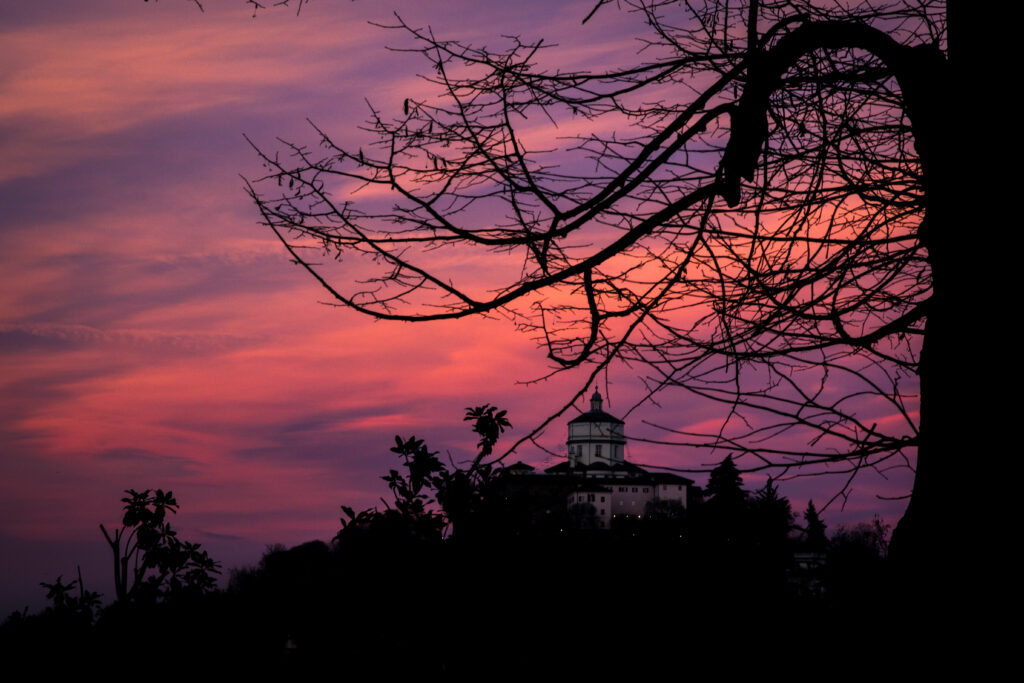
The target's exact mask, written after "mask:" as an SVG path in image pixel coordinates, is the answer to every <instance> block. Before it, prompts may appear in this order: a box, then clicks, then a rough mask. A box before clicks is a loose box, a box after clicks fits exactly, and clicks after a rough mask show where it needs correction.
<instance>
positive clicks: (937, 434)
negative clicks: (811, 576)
mask: <svg viewBox="0 0 1024 683" xmlns="http://www.w3.org/2000/svg"><path fill="white" fill-rule="evenodd" d="M604 4H605V3H604V2H599V3H597V6H596V7H595V11H612V10H611V9H607V10H605V9H602V5H604ZM622 4H623V5H625V7H626V8H627V9H628V10H630V11H633V12H638V13H640V14H641V15H642V16H643V18H644V19H645V20H646V23H647V26H648V28H649V32H648V34H647V35H645V36H642V37H641V40H642V44H643V50H642V51H641V52H640V58H639V59H638V60H637V62H636V63H635V64H630V65H623V66H621V67H620V68H613V69H609V70H604V71H595V72H588V71H564V70H559V69H554V68H551V67H547V66H544V65H543V62H544V57H545V56H546V53H545V49H546V48H547V46H546V45H545V44H544V43H543V41H542V40H535V41H531V40H525V39H523V38H519V37H513V38H510V39H509V42H508V46H507V47H506V48H505V49H503V50H502V49H493V48H481V47H476V46H472V45H469V44H465V43H461V42H456V41H449V40H441V39H438V38H436V37H435V35H434V34H433V33H432V32H431V31H430V30H429V29H420V28H417V27H414V26H410V25H408V24H406V23H404V22H402V21H401V19H398V21H397V24H396V28H398V29H399V30H401V31H404V33H405V34H406V35H407V36H408V37H409V38H410V39H411V40H412V41H413V44H414V45H413V47H411V48H409V49H410V50H413V51H418V52H419V53H420V54H422V56H423V57H424V58H425V60H427V62H428V64H429V71H427V72H426V75H425V76H424V78H425V79H426V80H427V81H429V82H430V83H432V84H434V85H435V86H436V87H437V89H438V95H437V96H436V97H434V98H428V99H413V98H409V99H406V100H405V102H404V106H403V108H402V111H401V112H400V113H398V114H397V116H395V117H394V118H391V117H389V116H387V115H385V114H384V113H382V112H380V111H378V110H376V109H371V115H370V119H369V121H368V123H367V128H368V130H369V131H370V132H371V133H372V134H373V135H374V136H375V141H374V142H373V144H371V145H369V146H367V147H362V148H356V149H349V148H345V147H343V146H341V145H339V144H336V143H335V141H334V140H333V138H332V137H331V135H330V134H329V133H328V132H327V131H324V130H321V129H319V128H317V129H316V132H317V134H318V136H319V141H318V143H319V144H318V145H317V146H316V147H310V146H306V145H303V144H291V143H285V148H284V149H283V150H281V151H278V152H273V153H272V152H268V151H262V150H260V149H259V148H257V151H258V152H259V154H260V156H261V158H262V161H263V163H264V166H265V168H266V174H265V176H264V177H263V178H261V179H258V180H253V181H250V182H248V191H249V192H250V194H251V196H252V198H253V200H254V201H255V203H256V205H257V207H258V208H259V211H260V213H261V215H262V218H263V222H264V223H265V224H266V225H267V226H268V227H269V228H270V229H272V230H273V231H274V232H275V233H276V234H277V236H278V237H279V238H280V239H281V241H282V242H283V243H284V245H285V248H286V249H287V250H288V252H289V253H290V255H291V257H292V258H293V259H294V260H295V262H296V263H298V264H299V265H300V266H302V267H303V268H305V269H306V270H308V271H309V272H310V274H312V275H313V276H314V277H315V278H317V280H318V281H319V282H320V283H321V284H322V285H323V287H324V288H325V289H326V290H327V291H328V292H329V293H330V294H331V296H333V297H334V299H335V300H336V302H337V303H339V304H340V305H344V306H347V307H350V308H352V309H354V310H356V311H359V312H362V313H365V314H367V315H370V316H373V317H375V318H380V319H384V320H401V321H431V320H442V319H452V318H462V317H467V316H477V315H489V314H503V315H506V316H508V317H509V318H510V319H512V320H513V321H514V322H515V323H516V324H517V325H518V326H519V327H520V328H521V329H522V330H524V331H526V332H527V333H530V334H533V335H535V336H536V337H537V338H538V339H539V340H540V341H541V343H542V344H543V345H544V346H545V347H546V350H547V355H548V358H549V359H550V360H551V361H552V362H553V363H554V365H555V366H556V368H560V369H568V368H574V367H585V368H586V369H587V370H588V378H587V380H586V382H585V384H587V383H589V382H590V381H592V380H593V378H594V377H595V376H596V374H597V373H598V372H600V371H601V370H602V369H604V368H605V367H607V366H608V365H609V364H610V363H612V362H615V361H621V362H624V363H627V364H629V365H630V366H632V367H641V368H643V373H642V374H643V378H644V381H645V382H646V384H647V388H648V390H649V391H648V397H654V396H655V395H656V394H657V393H658V392H662V391H665V390H667V389H671V388H681V389H684V390H686V391H688V392H691V393H692V394H694V395H696V396H699V397H701V398H703V399H706V400H709V401H714V402H717V403H719V404H721V406H722V409H723V416H724V420H723V424H722V426H720V427H718V428H716V429H714V430H712V431H709V432H706V433H705V432H697V431H693V430H685V429H678V430H673V431H674V434H673V435H672V437H671V441H672V442H673V443H677V444H681V445H691V446H692V445H701V446H716V447H724V448H728V449H729V450H730V451H731V452H733V453H734V454H735V455H736V460H737V462H738V464H739V465H740V468H741V469H743V470H745V471H749V470H752V469H772V470H774V471H775V473H776V474H777V475H778V474H782V473H786V472H790V473H792V472H791V470H794V468H801V469H800V471H801V472H821V471H825V470H829V471H833V472H835V471H845V472H847V473H848V474H849V476H850V477H851V478H852V477H853V476H854V475H856V474H857V473H858V472H860V471H862V470H863V469H865V468H885V467H889V466H894V465H907V466H912V467H916V474H915V484H914V490H913V492H912V495H911V498H910V503H909V507H908V512H907V515H906V516H905V518H904V522H903V525H902V526H903V528H904V531H905V534H904V536H905V540H904V542H905V544H906V546H905V547H906V548H907V549H908V552H909V553H911V554H913V555H915V556H918V555H919V554H920V553H918V552H917V551H923V552H925V553H935V554H938V553H940V552H941V546H942V537H943V535H944V534H945V533H946V532H947V531H948V528H949V525H950V524H956V523H957V521H956V519H955V515H954V514H952V513H951V511H950V510H948V506H947V505H946V504H945V502H944V501H943V497H944V495H945V493H944V491H947V492H948V491H950V490H953V489H954V488H958V487H957V486H956V481H957V472H956V462H957V459H958V458H959V457H960V455H961V454H962V453H964V452H966V450H965V449H967V448H968V447H969V444H971V443H973V441H972V439H973V438H974V434H973V433H972V432H971V431H970V427H969V426H966V425H964V423H963V422H964V421H963V420H962V419H960V411H961V410H962V408H963V405H962V402H961V401H960V397H959V394H958V392H957V389H956V388H954V387H953V386H952V385H947V384H945V383H943V381H942V375H941V374H940V373H947V374H951V375H955V376H956V377H957V378H958V379H967V380H968V381H976V380H974V378H973V377H969V376H968V375H969V373H967V372H965V371H963V370H962V368H963V367H964V359H963V358H962V355H961V354H962V353H963V352H964V350H965V349H976V348H977V347H978V343H977V342H976V341H974V340H972V339H970V338H969V332H968V331H965V330H963V329H961V327H960V326H958V325H957V324H956V319H955V317H954V316H955V315H956V311H957V310H958V307H959V306H961V304H962V303H963V301H964V300H965V299H970V297H972V296H973V295H975V294H976V293H977V292H978V291H979V290H980V289H981V288H983V286H984V284H983V282H984V280H983V279H981V280H978V279H977V278H974V276H975V275H977V274H978V272H980V271H979V266H977V265H970V264H968V265H966V266H965V265H962V264H960V263H958V261H957V256H958V250H959V248H960V244H961V236H960V235H958V227H959V226H961V225H965V224H968V220H969V217H970V215H971V214H970V212H971V211H972V210H973V202H972V201H971V200H970V199H969V197H970V193H971V191H972V190H973V189H977V188H978V187H979V185H978V183H979V181H978V180H977V179H975V178H973V177H968V176H969V175H970V173H971V171H969V170H968V169H969V168H970V167H969V166H965V165H963V164H961V162H962V160H963V154H964V152H963V151H961V150H958V149H951V148H950V147H948V146H947V145H946V141H947V135H948V132H949V131H950V130H955V129H957V122H958V120H959V119H960V117H962V116H963V114H964V109H963V107H965V106H966V105H965V104H963V103H962V102H960V101H959V100H958V98H955V97H954V98H951V97H949V95H948V93H949V92H950V90H951V89H954V88H957V87H964V88H965V90H966V85H967V84H968V83H969V79H970V77H971V69H972V68H974V66H975V65H976V62H971V59H973V58H972V57H970V56H968V53H967V51H966V50H963V49H959V48H958V45H962V42H961V43H957V42H956V41H957V40H962V39H963V38H965V37H970V35H971V33H972V31H973V32H976V28H977V24H971V23H969V22H971V21H974V22H977V21H978V20H977V19H975V18H972V17H970V16H969V14H968V12H967V11H965V10H963V9H961V8H962V7H963V4H961V3H959V2H957V3H950V8H949V11H948V13H947V8H946V6H945V4H943V3H940V2H927V1H925V2H909V1H899V0H897V1H894V2H887V3H872V2H862V3H853V4H850V5H848V4H840V3H836V4H831V3H817V2H808V1H805V0H797V1H787V2H769V1H758V0H749V1H748V2H738V3H737V2H722V1H716V0H708V1H706V2H701V3H674V2H661V1H659V0H626V1H625V2H623V3H622ZM951 41H952V42H951ZM540 120H547V121H549V122H550V123H551V124H553V125H554V126H561V128H556V129H554V130H555V131H556V132H555V134H554V135H556V136H557V135H561V136H562V137H552V138H551V139H547V140H541V139H538V137H537V133H536V122H538V121H540ZM561 130H567V131H583V132H579V133H576V134H572V133H568V134H566V133H559V132H558V131H561ZM356 190H361V191H362V192H363V195H361V194H360V193H359V192H356ZM361 197H363V198H361ZM448 252H451V253H459V254H462V253H466V252H468V253H474V252H483V253H486V254H489V258H490V259H491V263H492V267H491V268H489V269H488V274H487V277H488V278H489V279H486V280H485V281H482V282H481V281H480V280H479V279H471V278H470V276H469V275H468V274H466V273H463V272H461V271H460V270H459V269H458V268H457V267H455V266H453V265H452V264H453V262H454V261H457V259H452V258H450V254H449V253H448ZM319 259H323V261H325V263H319V262H318V260H319ZM342 262H343V266H342V269H341V270H334V269H333V268H332V263H342ZM964 268H967V269H968V271H964ZM965 272H967V274H968V275H969V276H970V277H969V278H968V279H969V282H967V283H964V282H963V281H962V277H960V276H962V275H963V274H964V273H965ZM958 274H959V275H958ZM473 277H474V278H479V274H478V273H477V274H475V275H474V276H473ZM585 390H586V387H584V388H582V389H581V393H582V391H585ZM911 551H913V552H911Z"/></svg>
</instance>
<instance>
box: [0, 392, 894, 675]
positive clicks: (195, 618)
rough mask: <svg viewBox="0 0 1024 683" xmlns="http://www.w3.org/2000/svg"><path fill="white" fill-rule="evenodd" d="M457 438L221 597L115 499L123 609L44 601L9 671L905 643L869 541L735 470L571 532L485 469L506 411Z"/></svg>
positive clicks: (376, 666) (203, 561) (207, 567)
mask: <svg viewBox="0 0 1024 683" xmlns="http://www.w3.org/2000/svg"><path fill="white" fill-rule="evenodd" d="M467 420H472V421H473V423H474V431H476V432H477V434H479V435H480V443H479V449H480V451H479V455H478V457H477V458H476V459H475V460H474V462H473V463H472V464H471V465H470V466H469V467H468V468H465V469H463V468H457V467H454V466H451V465H446V464H445V463H443V462H442V461H441V460H440V459H439V458H438V457H437V454H436V453H434V452H431V451H430V450H429V449H428V448H427V447H426V445H425V444H424V443H423V442H422V441H420V440H418V439H408V440H403V439H401V438H398V439H396V445H395V447H394V448H393V449H392V451H393V452H394V453H395V454H396V455H397V456H398V458H399V460H400V463H399V466H398V467H396V468H395V469H392V470H390V472H389V473H388V475H387V476H385V477H384V479H385V481H387V483H388V485H389V488H390V490H391V493H392V497H393V500H391V501H389V502H388V503H386V504H385V506H384V507H383V509H371V510H365V511H362V512H358V513H357V512H355V511H354V510H351V509H349V508H343V513H344V516H343V517H342V520H341V523H342V528H341V529H340V531H339V533H338V535H337V536H336V537H335V538H334V539H333V540H332V541H331V542H330V543H325V542H323V541H312V542H309V543H305V544H302V545H299V546H296V547H294V548H290V549H287V548H284V547H280V546H279V547H272V548H269V549H268V550H267V552H266V553H265V555H264V556H263V558H262V559H261V560H260V562H259V564H258V565H257V566H255V567H251V568H246V569H237V570H235V571H233V572H232V574H231V578H230V581H229V584H228V587H227V589H226V590H215V589H214V581H213V578H214V575H215V574H216V573H217V572H218V571H219V565H217V563H215V562H213V561H212V560H211V559H210V558H209V557H208V556H207V555H206V553H205V551H202V550H201V549H200V548H199V546H198V545H195V544H190V543H187V542H184V541H180V540H179V539H178V538H177V535H176V533H175V532H174V530H173V529H172V528H171V526H170V524H169V522H168V521H167V518H168V516H169V514H168V513H173V512H174V511H175V510H176V508H177V502H176V501H175V500H174V498H173V496H172V495H171V493H170V492H166V493H165V492H163V491H157V492H156V493H151V492H150V491H144V492H141V493H140V492H135V491H130V492H128V494H129V495H128V497H126V498H125V499H123V501H124V502H125V518H124V523H123V526H122V528H121V529H119V530H115V531H114V532H113V533H110V532H108V531H107V530H106V529H104V534H105V535H106V537H107V541H108V543H109V544H110V545H111V549H112V556H113V558H114V567H115V582H116V585H117V590H118V595H117V596H115V601H114V602H113V603H112V604H111V605H109V606H108V607H106V608H104V609H100V608H99V604H100V603H99V596H98V595H96V594H95V593H91V592H89V591H87V590H86V589H85V587H83V586H82V585H81V583H80V581H79V580H74V581H71V582H70V583H64V582H63V579H60V578H59V579H58V580H57V581H56V582H55V583H53V584H45V585H44V588H46V589H47V590H48V591H49V596H50V598H51V599H52V601H53V604H52V606H51V607H49V608H48V609H46V610H45V611H44V612H43V613H41V614H37V615H28V614H24V613H14V614H12V615H11V616H10V617H8V619H7V620H6V621H5V622H4V624H3V627H2V643H3V646H2V647H3V650H4V651H5V652H4V654H5V655H7V656H22V657H41V658H44V659H45V658H46V657H47V655H48V654H50V653H61V657H60V658H59V661H60V662H62V663H63V664H66V665H69V666H72V667H78V666H79V665H81V666H93V665H95V663H96V661H97V660H96V659H95V658H94V657H95V655H97V653H107V655H110V656H113V655H114V653H116V660H117V662H118V664H119V665H124V664H128V663H134V664H139V665H147V666H149V665H153V664H155V663H159V668H160V670H161V671H166V672H173V671H176V670H180V671H181V672H183V673H189V672H194V670H195V668H196V667H198V666H217V667H226V668H228V669H231V670H233V671H251V672H253V673H267V672H277V673H281V674H288V673H293V672H303V671H304V672H307V673H309V674H317V673H319V672H324V671H329V672H333V673H336V674H339V675H359V676H369V675H387V676H388V677H394V676H405V675H409V676H412V675H436V676H442V677H445V676H456V677H463V676H489V675H492V674H493V675H503V674H507V673H510V672H512V673H519V674H521V673H527V672H530V671H533V670H535V669H537V668H538V667H541V666H543V667H544V669H545V670H547V671H555V672H562V673H569V674H572V673H579V674H595V675H601V674H607V673H608V672H611V671H619V672H623V673H630V672H632V673H637V672H644V673H645V675H649V674H652V673H672V672H682V671H690V672H692V671H696V670H701V669H702V668H708V669H714V668H716V667H718V666H722V665H724V664H725V663H728V666H729V667H730V668H733V669H735V667H747V666H749V667H751V668H756V667H754V664H755V663H757V662H763V661H765V660H764V659H763V657H765V656H771V657H782V656H784V655H783V653H785V652H792V648H793V646H794V645H798V646H799V651H800V658H801V660H800V661H802V662H803V663H804V664H805V665H822V664H825V663H826V662H827V660H828V659H829V658H830V657H832V656H833V655H834V652H835V650H834V648H835V647H838V646H841V644H842V643H843V642H845V640H846V639H848V638H854V637H859V638H863V637H864V636H865V635H866V634H870V636H871V638H873V639H874V638H881V639H886V638H889V637H890V636H891V637H895V636H896V631H895V629H898V628H900V626H898V625H897V624H899V623H900V622H898V621H893V620H892V619H891V618H890V616H891V615H893V614H896V613H899V612H900V611H901V610H903V609H904V606H903V605H901V603H900V599H899V595H898V594H896V593H894V591H893V590H892V585H893V584H892V582H890V581H888V579H887V565H886V562H885V554H886V540H887V529H886V528H885V527H884V526H883V525H881V524H880V523H878V522H877V521H876V522H875V523H874V524H870V525H869V524H862V525H858V526H857V527H854V528H852V529H839V530H837V531H836V532H835V533H833V534H832V537H831V539H830V540H829V539H827V538H826V531H825V525H824V524H823V523H822V522H821V520H820V519H819V517H818V515H817V511H816V510H815V508H814V506H813V503H811V504H810V505H809V506H808V508H807V510H806V512H805V513H804V515H803V518H802V519H801V520H799V521H798V522H796V521H794V517H793V514H792V512H791V510H790V505H789V501H788V500H786V498H785V497H784V496H782V495H781V494H780V493H779V491H778V488H777V486H776V485H775V483H774V482H773V481H771V480H769V481H768V482H767V484H766V485H765V486H764V487H763V488H762V489H760V490H758V491H755V492H752V493H751V492H748V491H747V490H745V489H744V488H743V485H742V478H741V476H740V473H739V472H738V471H737V470H736V467H735V465H734V464H733V462H732V460H731V458H726V459H725V460H724V461H723V462H722V463H721V464H720V465H719V466H718V467H717V468H716V469H715V470H714V472H712V474H711V478H710V482H709V484H708V487H707V489H706V491H705V496H704V501H703V502H702V503H700V504H698V505H692V506H691V507H690V509H689V510H686V511H683V510H681V509H679V508H671V509H665V510H660V511H659V510H649V511H648V513H649V514H647V515H646V516H644V517H643V518H627V519H625V520H618V521H616V523H615V524H614V525H613V528H612V529H611V530H609V531H596V530H586V529H579V528H574V515H573V511H571V510H569V509H567V507H566V504H565V501H566V498H565V496H564V495H562V494H561V493H559V492H557V491H555V492H554V493H552V494H551V495H550V496H549V498H550V500H545V496H544V493H543V492H537V491H534V492H533V493H530V490H529V489H527V488H524V487H522V486H521V485H519V484H518V482H520V481H521V480H520V479H517V478H516V475H512V474H509V473H508V472H507V471H506V470H504V469H502V468H501V467H500V466H497V465H495V464H493V463H492V462H491V460H492V459H491V455H492V449H493V446H494V444H495V442H496V441H497V439H498V436H499V435H500V433H501V432H502V431H503V430H504V428H505V427H507V426H508V421H507V419H506V418H505V414H504V412H499V411H496V409H494V408H493V407H487V406H485V407H483V408H477V409H474V410H471V411H469V413H468V414H467ZM538 511H541V512H542V513H543V514H541V515H540V517H543V519H544V520H545V521H544V523H539V522H537V521H536V520H537V519H538V518H539V513H538ZM575 520H576V521H578V517H576V518H575ZM780 648H781V649H780ZM722 658H725V659H724V660H723V659H722ZM743 663H745V664H743Z"/></svg>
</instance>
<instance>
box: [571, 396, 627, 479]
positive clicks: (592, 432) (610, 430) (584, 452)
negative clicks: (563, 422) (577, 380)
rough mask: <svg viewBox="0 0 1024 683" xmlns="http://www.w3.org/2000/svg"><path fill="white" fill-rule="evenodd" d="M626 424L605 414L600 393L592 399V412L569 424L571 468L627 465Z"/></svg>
mask: <svg viewBox="0 0 1024 683" xmlns="http://www.w3.org/2000/svg"><path fill="white" fill-rule="evenodd" d="M625 426H626V423H625V422H623V421H622V420H620V419H619V418H617V417H615V416H614V415H609V414H608V413H606V412H604V409H603V408H602V399H601V394H600V392H597V391H595V392H594V394H593V396H591V397H590V410H589V411H588V412H586V413H583V414H582V415H580V416H579V417H577V418H575V419H573V420H570V421H569V441H568V446H569V466H570V467H581V466H582V467H590V466H592V465H596V464H598V463H601V464H604V465H606V466H607V465H616V464H620V463H622V462H625V454H624V448H625V445H626V434H625Z"/></svg>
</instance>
